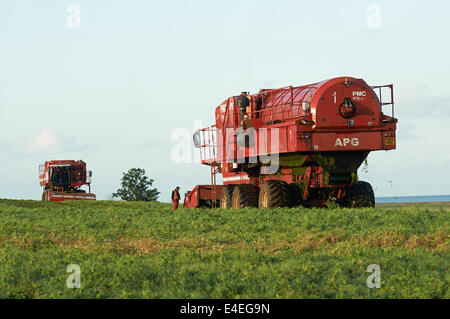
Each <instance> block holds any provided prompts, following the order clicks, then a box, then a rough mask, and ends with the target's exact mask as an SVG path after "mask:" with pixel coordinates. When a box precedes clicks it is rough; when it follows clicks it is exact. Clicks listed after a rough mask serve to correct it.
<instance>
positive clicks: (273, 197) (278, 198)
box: [259, 180, 291, 208]
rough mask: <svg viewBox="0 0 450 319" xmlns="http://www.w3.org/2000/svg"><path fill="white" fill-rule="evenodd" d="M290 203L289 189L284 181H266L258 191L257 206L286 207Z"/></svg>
mask: <svg viewBox="0 0 450 319" xmlns="http://www.w3.org/2000/svg"><path fill="white" fill-rule="evenodd" d="M290 204H291V189H290V188H289V185H288V184H287V183H286V182H283V181H277V180H270V181H266V182H265V183H264V184H263V186H262V187H261V191H260V192H259V208H276V207H288V206H290Z"/></svg>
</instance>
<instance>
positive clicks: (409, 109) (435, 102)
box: [394, 85, 450, 118]
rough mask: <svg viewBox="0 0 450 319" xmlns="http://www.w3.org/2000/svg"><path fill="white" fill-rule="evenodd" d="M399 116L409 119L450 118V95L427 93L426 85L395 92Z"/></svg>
mask: <svg viewBox="0 0 450 319" xmlns="http://www.w3.org/2000/svg"><path fill="white" fill-rule="evenodd" d="M394 94H395V96H398V97H399V98H398V99H397V101H396V107H395V109H396V111H398V112H397V113H398V115H399V117H400V115H401V116H402V117H409V118H442V117H449V116H450V95H440V96H439V95H432V94H428V93H427V87H426V86H425V85H417V86H414V87H405V88H403V89H401V90H400V91H398V93H396V92H394Z"/></svg>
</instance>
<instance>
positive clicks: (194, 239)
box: [0, 200, 450, 298]
mask: <svg viewBox="0 0 450 319" xmlns="http://www.w3.org/2000/svg"><path fill="white" fill-rule="evenodd" d="M449 217H450V210H449V208H448V206H440V205H437V206H426V205H425V206H417V207H415V206H412V207H407V208H402V207H382V208H375V209H352V210H351V209H302V208H296V209H278V210H258V209H244V210H239V211H232V210H229V211H225V210H208V209H199V210H185V209H180V210H178V211H176V212H172V211H171V210H170V206H169V205H168V204H157V203H154V204H148V203H123V202H104V201H98V202H65V203H41V202H35V201H13V200H0V276H1V278H2V279H1V281H0V297H1V298H5V297H6V298H61V297H63V298H78V297H84V298H111V297H114V298H201V297H202V298H317V297H321V298H355V297H358V298H367V297H369V298H379V297H388V298H449V297H450V293H449V290H448V288H449V287H448V283H449V273H448V268H449V265H450V259H449V219H450V218H449ZM69 264H78V265H79V266H80V267H81V286H82V287H81V288H80V289H68V288H67V287H66V279H67V277H68V275H69V274H68V273H67V272H66V268H67V266H68V265H69ZM369 264H378V265H379V266H380V268H381V288H379V289H369V288H367V286H366V279H367V277H368V276H369V275H370V273H367V272H366V268H367V266H368V265H369Z"/></svg>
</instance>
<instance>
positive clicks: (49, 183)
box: [39, 160, 96, 202]
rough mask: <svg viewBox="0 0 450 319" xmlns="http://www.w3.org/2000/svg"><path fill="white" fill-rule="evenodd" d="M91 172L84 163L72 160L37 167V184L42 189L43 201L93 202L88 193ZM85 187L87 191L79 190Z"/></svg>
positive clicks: (94, 197)
mask: <svg viewBox="0 0 450 319" xmlns="http://www.w3.org/2000/svg"><path fill="white" fill-rule="evenodd" d="M91 177H92V172H91V171H88V170H86V163H85V162H83V161H81V160H80V161H74V160H53V161H47V162H45V163H44V164H42V165H39V184H40V185H41V186H42V187H43V189H44V192H43V194H42V200H43V201H51V202H59V201H65V200H95V199H96V196H95V194H92V193H91V192H90V188H91V187H90V185H91ZM84 185H87V186H88V187H89V191H88V192H87V193H86V191H84V190H81V187H82V186H84Z"/></svg>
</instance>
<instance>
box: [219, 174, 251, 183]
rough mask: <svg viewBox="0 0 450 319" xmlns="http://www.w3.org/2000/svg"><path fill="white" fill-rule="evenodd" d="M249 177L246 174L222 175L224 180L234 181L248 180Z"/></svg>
mask: <svg viewBox="0 0 450 319" xmlns="http://www.w3.org/2000/svg"><path fill="white" fill-rule="evenodd" d="M249 179H250V177H248V175H244V176H232V177H224V178H223V181H224V182H236V181H248V180H249Z"/></svg>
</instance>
